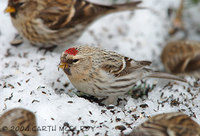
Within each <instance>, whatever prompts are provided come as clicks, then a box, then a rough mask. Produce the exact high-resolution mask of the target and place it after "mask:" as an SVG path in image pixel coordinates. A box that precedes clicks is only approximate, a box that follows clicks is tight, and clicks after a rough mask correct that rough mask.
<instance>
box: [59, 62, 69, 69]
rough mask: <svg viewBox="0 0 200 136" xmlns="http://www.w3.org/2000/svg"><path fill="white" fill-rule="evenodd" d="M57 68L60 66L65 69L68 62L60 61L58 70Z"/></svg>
mask: <svg viewBox="0 0 200 136" xmlns="http://www.w3.org/2000/svg"><path fill="white" fill-rule="evenodd" d="M59 68H61V69H67V68H68V64H67V63H62V62H61V63H60V64H59V65H58V70H59Z"/></svg>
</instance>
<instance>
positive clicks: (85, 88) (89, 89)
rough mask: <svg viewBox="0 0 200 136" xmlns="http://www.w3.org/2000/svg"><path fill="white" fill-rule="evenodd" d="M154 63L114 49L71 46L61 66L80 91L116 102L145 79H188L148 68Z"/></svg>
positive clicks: (63, 55)
mask: <svg viewBox="0 0 200 136" xmlns="http://www.w3.org/2000/svg"><path fill="white" fill-rule="evenodd" d="M150 64H151V62H149V61H135V60H133V59H131V58H128V57H124V56H122V55H120V54H117V53H115V52H112V51H107V50H104V49H100V48H97V47H91V46H87V45H86V46H77V47H74V48H69V49H68V50H66V51H64V52H63V53H62V55H61V61H60V65H59V67H60V68H62V69H63V70H64V72H65V73H66V74H67V76H68V78H69V79H70V81H71V83H72V84H73V85H74V87H75V88H77V89H78V90H79V91H82V92H85V93H88V94H91V95H94V96H103V97H105V96H107V97H109V98H108V100H107V102H106V103H108V104H109V103H113V102H115V100H116V97H117V96H120V95H123V94H125V93H126V92H128V91H129V90H130V89H131V88H132V87H133V85H134V84H135V83H136V82H137V81H138V80H141V79H143V78H166V79H173V80H180V81H185V80H184V79H180V78H178V77H176V76H173V75H169V74H166V73H160V72H154V71H152V70H151V69H148V68H146V66H149V65H150Z"/></svg>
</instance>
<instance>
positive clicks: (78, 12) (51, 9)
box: [37, 0, 140, 30]
mask: <svg viewBox="0 0 200 136" xmlns="http://www.w3.org/2000/svg"><path fill="white" fill-rule="evenodd" d="M139 3H140V2H139V1H138V2H131V3H129V4H120V5H113V6H104V5H99V4H92V3H89V2H87V1H85V0H51V2H48V5H47V6H46V7H47V8H45V9H43V10H42V11H41V12H40V13H39V15H38V16H37V17H38V18H40V19H42V20H43V23H44V24H45V25H46V26H47V27H48V28H49V29H52V30H59V29H62V28H64V27H74V26H76V25H77V24H80V23H83V22H85V23H89V22H90V21H92V20H94V18H97V17H99V16H100V15H104V14H105V13H106V12H107V11H114V10H117V9H119V10H120V9H121V10H126V9H130V8H132V9H134V7H136V5H137V4H139Z"/></svg>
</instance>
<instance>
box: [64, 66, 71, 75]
mask: <svg viewBox="0 0 200 136" xmlns="http://www.w3.org/2000/svg"><path fill="white" fill-rule="evenodd" d="M64 72H65V73H66V74H67V75H69V76H71V75H72V73H71V71H70V68H69V67H68V68H66V69H64Z"/></svg>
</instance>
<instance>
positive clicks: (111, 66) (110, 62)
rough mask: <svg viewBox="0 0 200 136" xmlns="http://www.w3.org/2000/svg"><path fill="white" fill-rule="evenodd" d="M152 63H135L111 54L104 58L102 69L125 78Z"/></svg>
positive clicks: (129, 59)
mask: <svg viewBox="0 0 200 136" xmlns="http://www.w3.org/2000/svg"><path fill="white" fill-rule="evenodd" d="M150 64H151V62H150V61H135V60H133V59H131V58H128V57H123V56H120V55H118V54H114V53H113V54H110V56H109V57H105V58H104V62H103V63H102V65H101V68H102V69H103V70H105V71H106V72H109V73H112V74H114V75H115V76H118V77H120V76H124V75H128V74H130V73H132V72H135V71H137V70H139V69H142V68H144V67H146V66H148V65H150Z"/></svg>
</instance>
